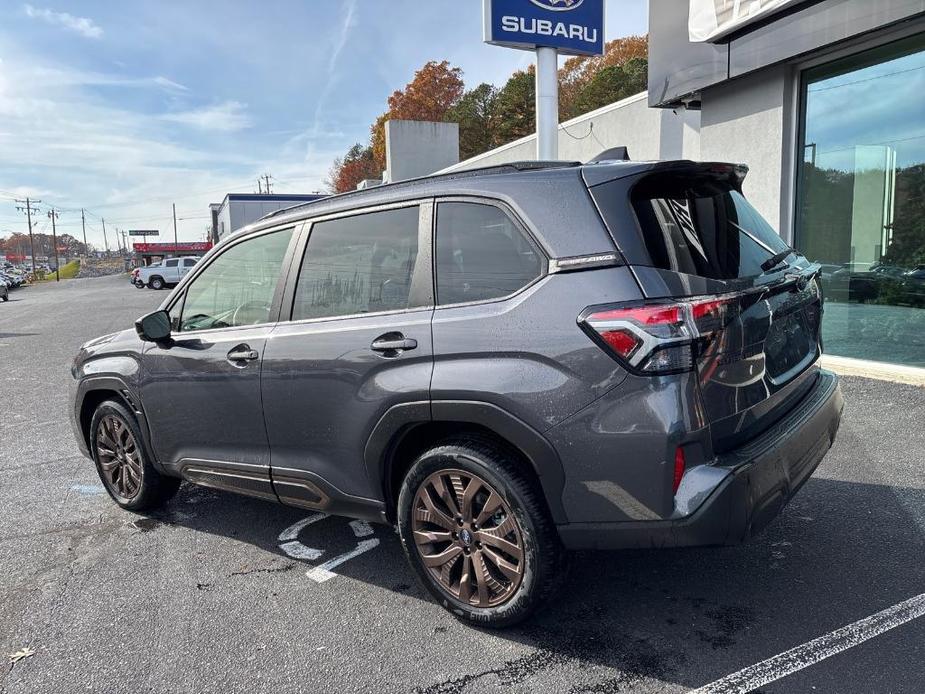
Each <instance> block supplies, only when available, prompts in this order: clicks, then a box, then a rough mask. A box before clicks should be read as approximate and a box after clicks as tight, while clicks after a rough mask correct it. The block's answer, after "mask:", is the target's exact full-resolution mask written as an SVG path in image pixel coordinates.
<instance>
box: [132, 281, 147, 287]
mask: <svg viewBox="0 0 925 694" xmlns="http://www.w3.org/2000/svg"><path fill="white" fill-rule="evenodd" d="M133 284H134V285H135V286H136V287H138V288H139V289H144V288H145V283H144V282H142V281H141V280H135V281H134V282H133Z"/></svg>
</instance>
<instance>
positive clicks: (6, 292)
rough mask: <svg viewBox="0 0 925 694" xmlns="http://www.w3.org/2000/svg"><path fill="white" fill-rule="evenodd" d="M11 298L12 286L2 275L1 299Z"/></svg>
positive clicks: (0, 285)
mask: <svg viewBox="0 0 925 694" xmlns="http://www.w3.org/2000/svg"><path fill="white" fill-rule="evenodd" d="M9 300H10V286H9V285H8V284H7V283H6V280H5V279H3V278H2V277H0V301H9Z"/></svg>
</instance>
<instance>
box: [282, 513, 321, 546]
mask: <svg viewBox="0 0 925 694" xmlns="http://www.w3.org/2000/svg"><path fill="white" fill-rule="evenodd" d="M327 517H328V514H326V513H316V514H314V515H311V516H308V518H303V519H302V520H300V521H298V522H297V523H293V524H292V525H290V526H289V527H288V528H286V529H285V530H283V532H281V533H280V534H279V537H278V538H277V539H278V541H279V542H286V541H287V540H295V539H296V538H297V537H298V536H299V533H300V532H302V530H304V529H305V527H306V526H309V525H311V524H312V523H317V522H318V521H320V520H321V519H322V518H327Z"/></svg>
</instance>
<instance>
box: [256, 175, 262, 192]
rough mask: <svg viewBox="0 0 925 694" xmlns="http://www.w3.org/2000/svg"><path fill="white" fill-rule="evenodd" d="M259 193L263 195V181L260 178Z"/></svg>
mask: <svg viewBox="0 0 925 694" xmlns="http://www.w3.org/2000/svg"><path fill="white" fill-rule="evenodd" d="M257 192H258V193H260V194H261V195H263V181H261V180H260V178H259V177H258V178H257Z"/></svg>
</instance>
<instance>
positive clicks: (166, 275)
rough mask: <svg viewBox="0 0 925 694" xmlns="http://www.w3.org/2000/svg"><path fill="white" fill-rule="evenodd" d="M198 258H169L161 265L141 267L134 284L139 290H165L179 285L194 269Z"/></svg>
mask: <svg viewBox="0 0 925 694" xmlns="http://www.w3.org/2000/svg"><path fill="white" fill-rule="evenodd" d="M197 260H199V259H198V258H193V257H187V258H167V259H165V260H162V261H161V262H159V263H154V264H152V265H148V266H147V267H140V268H138V270H136V272H135V276H134V277H133V282H134V284H135V286H136V287H138V288H139V289H144V288H145V287H150V288H151V289H163V288H164V287H171V286H174V285H176V284H177V283H179V281H180V280H181V279H183V278H184V277H185V276H186V273H187V272H189V271H190V270H192V269H193V266H194V265H195V264H196V261H197Z"/></svg>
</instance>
